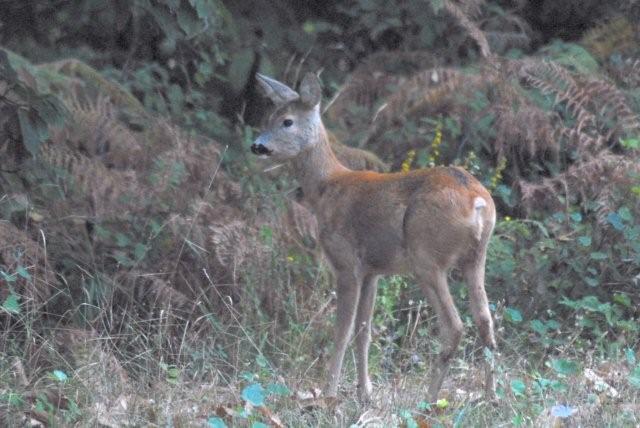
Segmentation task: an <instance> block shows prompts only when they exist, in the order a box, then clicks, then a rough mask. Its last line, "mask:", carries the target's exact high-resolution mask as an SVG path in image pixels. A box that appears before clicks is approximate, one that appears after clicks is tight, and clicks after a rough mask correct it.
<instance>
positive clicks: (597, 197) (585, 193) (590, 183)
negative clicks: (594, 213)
mask: <svg viewBox="0 0 640 428" xmlns="http://www.w3.org/2000/svg"><path fill="white" fill-rule="evenodd" d="M639 177H640V163H638V162H637V160H636V159H633V158H629V157H628V156H623V155H614V154H610V153H607V152H602V153H600V154H599V155H598V156H597V157H593V158H591V159H589V160H586V161H584V162H579V163H576V164H574V165H571V166H569V167H568V168H567V169H566V171H564V172H561V173H560V174H557V175H556V176H554V177H549V178H545V179H543V180H541V181H540V182H538V183H531V182H527V181H520V182H519V184H518V186H519V188H520V192H521V194H522V207H523V208H524V209H525V211H526V212H527V213H530V214H531V213H534V212H540V211H544V212H553V211H557V210H562V209H564V208H565V207H566V206H567V205H569V204H582V203H588V202H590V201H595V202H596V203H597V204H598V211H599V212H600V216H599V217H600V219H601V220H604V217H605V216H606V214H607V213H608V212H611V211H615V210H616V209H617V208H618V207H617V205H618V204H619V203H620V200H621V195H622V196H624V195H625V194H627V193H628V192H629V189H630V188H631V187H632V186H633V185H637V183H638V180H639ZM635 200H636V204H635V205H636V206H635V208H636V211H638V210H639V209H640V203H639V202H638V199H637V198H636V199H635ZM626 201H627V202H630V201H633V199H632V198H626ZM603 223H604V221H603Z"/></svg>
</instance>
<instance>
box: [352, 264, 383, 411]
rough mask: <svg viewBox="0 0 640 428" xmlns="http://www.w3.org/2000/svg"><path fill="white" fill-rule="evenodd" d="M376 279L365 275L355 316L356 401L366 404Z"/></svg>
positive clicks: (368, 396)
mask: <svg viewBox="0 0 640 428" xmlns="http://www.w3.org/2000/svg"><path fill="white" fill-rule="evenodd" d="M377 286H378V277H377V276H376V275H367V276H366V277H365V279H364V281H363V283H362V291H361V293H360V302H359V303H358V314H357V316H356V325H355V331H356V364H357V366H358V399H359V400H360V401H361V402H367V401H369V400H370V398H371V393H372V392H373V387H372V385H371V380H370V379H369V345H370V344H371V320H372V318H373V308H374V303H375V299H376V292H377Z"/></svg>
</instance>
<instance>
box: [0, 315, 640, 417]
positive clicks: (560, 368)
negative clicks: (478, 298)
mask: <svg viewBox="0 0 640 428" xmlns="http://www.w3.org/2000/svg"><path fill="white" fill-rule="evenodd" d="M418 306H419V304H418ZM585 307H587V305H585ZM5 309H8V310H10V309H11V307H10V306H7V305H6V304H5ZM414 309H416V310H418V312H417V313H420V312H421V311H420V310H419V309H417V306H416V307H415V308H414ZM497 311H498V312H500V313H496V315H497V319H498V329H497V330H498V343H499V348H500V351H499V352H498V353H495V354H490V353H487V352H482V350H481V349H479V348H477V342H476V340H475V337H474V335H472V334H469V335H467V337H466V339H465V341H464V346H463V350H462V352H461V356H460V357H459V358H457V359H456V360H455V362H454V364H453V365H452V369H451V372H450V376H449V377H448V378H447V380H446V382H445V385H444V387H443V390H442V392H441V394H440V399H439V400H438V401H437V402H436V403H428V402H426V401H425V398H424V395H425V391H426V386H427V381H428V374H427V369H428V365H429V359H430V355H429V353H428V352H426V351H425V350H426V349H429V348H432V349H433V347H434V343H433V340H432V338H431V337H429V334H427V333H426V332H420V331H419V329H416V330H412V329H411V327H412V326H415V325H422V323H420V324H417V323H416V322H415V320H414V321H411V320H407V322H406V324H404V325H400V326H401V327H402V328H401V329H400V330H399V331H402V333H398V334H399V335H401V336H400V337H398V338H397V339H398V340H399V341H401V342H402V343H403V345H402V348H401V349H400V348H397V349H394V346H393V345H389V344H387V345H385V343H386V341H385V340H384V330H381V329H380V328H378V329H376V331H375V335H374V338H375V342H374V347H373V350H372V360H373V364H372V373H373V380H374V385H375V392H374V396H373V399H372V402H371V403H368V404H364V405H363V404H360V403H358V402H357V401H356V400H355V387H354V378H355V373H354V365H353V363H352V360H353V358H352V356H351V355H350V354H348V355H347V357H348V358H347V367H346V369H345V381H344V383H343V385H344V387H343V388H342V390H341V391H340V394H339V396H338V398H337V399H325V398H324V397H323V396H322V394H321V392H320V389H319V386H321V381H320V378H321V376H322V372H323V367H322V364H320V363H319V361H318V359H313V360H312V359H311V358H312V357H311V356H312V355H314V350H313V346H314V342H313V341H312V340H310V338H309V337H308V335H307V337H306V338H305V335H304V334H303V335H301V337H300V341H299V342H297V346H298V347H300V348H302V349H298V350H297V351H298V352H299V354H298V355H299V357H298V358H294V355H290V354H287V352H292V351H291V350H282V352H281V353H279V354H273V355H272V356H270V357H268V356H265V354H263V353H261V352H260V348H259V345H258V344H257V343H255V342H254V341H255V340H257V339H260V341H265V340H268V338H267V337H266V336H262V337H261V336H260V334H258V332H257V330H254V328H256V329H259V328H260V327H259V326H253V327H252V326H248V325H245V326H238V327H241V328H240V330H241V331H242V332H243V334H241V335H239V336H238V337H237V343H236V345H237V346H238V347H240V348H243V349H245V352H243V354H242V355H243V357H242V358H241V360H240V361H238V362H237V363H236V364H234V365H233V366H231V365H228V366H227V367H226V368H224V365H223V364H221V363H222V362H223V361H225V360H226V359H227V357H226V356H225V355H224V351H223V350H220V349H218V350H216V341H215V340H213V339H211V338H209V339H204V340H201V341H198V342H196V343H194V342H192V341H189V340H187V339H184V340H183V341H182V342H181V343H179V344H178V346H179V353H180V354H181V357H180V359H179V361H178V362H175V363H169V362H167V361H165V360H163V357H162V356H163V355H167V354H170V353H171V352H170V350H168V349H165V348H162V347H159V345H158V343H160V342H162V341H163V340H162V338H161V337H143V338H142V339H143V340H146V341H148V342H147V343H148V346H147V347H146V349H145V350H144V352H141V353H139V354H136V355H128V354H126V353H125V352H122V351H120V350H118V349H114V348H113V347H111V346H110V345H109V344H110V343H112V342H114V341H118V342H120V341H123V340H124V341H125V342H126V341H131V342H133V341H137V340H140V338H139V337H137V338H133V337H129V338H127V337H119V338H114V337H109V336H100V335H97V334H95V333H90V332H87V331H84V330H71V329H55V328H53V329H48V330H45V331H44V332H41V333H40V334H44V335H45V337H39V338H37V339H38V340H39V341H41V342H42V347H41V348H40V349H38V350H35V351H32V355H30V356H29V357H30V358H38V354H39V353H45V354H49V358H50V361H51V365H50V366H49V367H48V368H47V369H45V370H40V371H38V372H33V371H30V370H29V369H28V368H25V364H27V365H28V364H29V359H28V358H26V357H27V356H25V359H24V360H23V359H20V358H17V357H15V356H14V357H11V358H9V357H8V356H3V357H2V359H1V360H0V367H1V371H0V380H1V381H2V385H3V386H2V387H1V388H0V400H2V401H1V404H0V405H1V407H0V408H1V409H2V415H3V416H2V417H3V425H6V426H25V425H30V426H43V425H44V426H95V425H100V426H109V427H111V426H112V427H119V426H176V427H186V426H208V427H216V428H219V427H224V426H250V427H263V426H275V427H279V426H407V427H436V426H444V427H448V426H456V427H458V426H502V425H507V426H558V425H561V424H563V423H568V424H569V425H570V426H634V425H637V424H638V423H639V422H640V420H639V419H638V415H639V414H640V363H639V361H638V360H637V355H636V353H635V352H634V350H633V349H631V348H624V349H619V350H618V352H617V353H616V354H615V355H611V356H606V357H605V356H603V355H600V354H599V353H598V351H597V346H594V347H591V348H588V349H581V347H580V345H579V344H578V345H577V344H576V340H577V339H578V336H577V335H576V334H575V333H574V332H573V329H574V325H571V324H570V323H569V322H565V323H560V322H557V321H553V322H552V320H547V321H546V323H545V326H546V328H541V327H540V320H527V319H523V317H522V314H521V313H520V312H519V311H518V310H516V309H513V308H511V310H507V308H502V309H498V310H497ZM381 312H382V310H380V311H378V314H377V316H383V314H382V313H381ZM422 312H423V313H422V314H423V316H424V317H426V318H428V317H429V316H430V315H429V313H428V312H426V311H424V310H423V311H422ZM579 313H580V312H579V311H577V312H576V313H575V315H576V316H575V317H572V318H571V320H573V321H578V320H579V319H580V316H579ZM27 315H28V314H23V316H22V317H19V318H18V322H21V323H22V322H23V323H25V324H27V325H28V323H29V319H28V316H27ZM327 315H329V316H331V313H329V314H327ZM396 315H399V314H396ZM465 318H466V323H467V326H469V325H470V324H471V321H470V320H469V317H468V316H466V317H465ZM427 325H428V324H427ZM167 327H170V326H169V325H167ZM302 327H304V328H308V327H309V325H306V326H302ZM14 328H15V327H14ZM467 330H468V331H470V329H467ZM123 334H125V335H126V334H138V335H144V334H146V333H145V332H144V330H140V331H136V330H135V327H134V329H133V331H132V333H123ZM218 334H223V332H219V333H218ZM34 339H35V338H34ZM545 341H549V342H550V345H549V346H548V347H545V346H542V345H541V344H542V343H543V342H545ZM542 349H546V351H541V350H542ZM394 351H395V355H394V356H393V359H390V358H389V357H388V355H389V354H392V353H394ZM207 354H208V356H209V358H203V357H204V356H205V355H207ZM214 355H217V357H214ZM155 356H160V358H157V357H155ZM216 358H217V360H216ZM484 359H491V360H492V361H494V364H495V370H496V374H497V376H496V379H497V399H496V400H495V401H492V402H487V401H485V400H484V399H483V398H482V396H481V391H482V377H483V375H482V373H481V370H480V367H481V365H482V364H481V363H482V360H484ZM285 360H286V361H287V363H283V361H285ZM23 361H26V363H23Z"/></svg>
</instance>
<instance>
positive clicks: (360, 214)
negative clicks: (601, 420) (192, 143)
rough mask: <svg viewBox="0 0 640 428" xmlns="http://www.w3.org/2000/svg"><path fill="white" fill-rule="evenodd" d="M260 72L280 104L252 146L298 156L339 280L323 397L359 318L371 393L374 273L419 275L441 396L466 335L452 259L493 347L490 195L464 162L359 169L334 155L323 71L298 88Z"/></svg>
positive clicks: (361, 384) (363, 375) (433, 392)
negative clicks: (431, 315)
mask: <svg viewBox="0 0 640 428" xmlns="http://www.w3.org/2000/svg"><path fill="white" fill-rule="evenodd" d="M257 79H258V82H259V85H260V87H261V88H262V89H263V91H264V92H265V94H266V95H267V96H268V97H269V98H271V100H272V101H273V102H274V104H275V105H276V110H275V112H274V113H273V114H272V115H271V117H270V119H269V122H268V126H267V129H266V130H265V131H264V132H262V134H261V135H260V136H259V137H258V139H257V140H256V141H255V143H254V144H253V145H252V146H251V151H252V152H253V153H254V154H257V155H260V156H261V157H271V158H275V159H277V160H291V162H292V165H293V170H294V174H295V176H296V177H297V179H298V181H299V184H300V186H301V187H302V191H303V194H304V198H305V202H306V203H307V204H308V205H309V206H311V208H312V211H313V212H314V214H315V215H316V217H317V219H318V224H319V229H320V242H321V245H322V248H323V250H324V252H325V254H326V256H327V257H328V259H329V261H330V262H331V265H332V266H333V269H334V271H335V275H336V279H337V320H336V325H335V353H334V354H333V356H332V358H331V359H330V361H329V368H328V381H327V386H326V390H325V393H326V395H328V396H335V395H336V394H337V390H338V383H339V378H340V371H341V368H342V360H343V357H344V354H345V350H346V348H347V345H348V342H349V340H350V337H351V334H352V330H353V329H354V325H355V327H356V331H355V333H356V339H355V342H356V354H357V357H356V363H357V371H358V396H359V398H360V399H361V400H365V401H366V400H368V399H369V398H370V395H371V392H372V385H371V381H370V379H369V374H368V352H369V344H370V342H371V318H372V315H373V305H374V300H375V296H376V283H377V278H378V276H379V275H388V274H413V275H414V276H415V278H416V279H417V280H418V281H419V283H420V285H421V287H422V290H423V292H424V294H425V295H426V297H427V300H428V302H429V303H430V304H431V305H432V306H433V307H434V308H435V311H436V314H437V318H438V322H439V334H440V341H441V342H442V347H441V352H440V354H439V355H438V357H437V358H436V359H435V361H434V364H433V369H432V374H431V376H432V377H431V379H430V382H429V387H428V396H427V397H428V399H429V400H431V401H436V399H437V396H438V392H439V390H440V388H441V386H442V382H443V380H444V377H445V375H446V372H447V370H448V368H449V365H450V361H451V358H452V356H453V353H454V352H455V350H456V348H457V346H458V344H459V342H460V339H461V336H462V333H463V325H462V321H461V320H460V316H459V315H458V311H457V310H456V307H455V305H454V302H453V298H452V297H451V294H450V292H449V288H448V285H447V274H448V272H449V271H450V270H451V269H452V268H453V267H454V266H458V267H460V268H461V270H462V272H463V275H464V278H465V281H466V283H467V286H468V287H469V299H470V302H471V311H472V313H473V319H474V321H475V324H476V325H477V327H478V329H479V330H480V336H481V339H482V341H483V343H484V345H485V346H486V347H487V348H489V349H494V348H495V346H496V342H495V338H494V332H493V321H492V319H491V313H490V311H489V305H488V301H487V295H486V293H485V289H484V269H485V259H486V253H487V244H488V242H489V237H490V236H491V233H492V231H493V226H494V224H495V218H496V212H495V206H494V203H493V200H492V199H491V195H490V194H489V192H488V191H487V189H485V188H484V187H483V186H482V184H480V182H479V181H478V180H476V178H475V177H473V176H472V175H471V174H469V173H468V172H467V171H465V170H464V169H462V168H457V167H435V168H430V169H425V170H417V171H412V172H408V173H377V172H372V171H352V170H350V169H348V168H347V167H345V166H344V165H342V164H341V163H340V162H339V161H338V160H337V158H336V156H335V155H334V153H333V152H332V150H331V148H330V145H329V142H328V141H327V131H326V130H325V128H324V125H323V123H322V119H321V117H320V99H321V88H320V82H319V80H318V77H317V76H315V75H314V74H313V73H308V74H307V75H306V76H305V77H304V79H303V80H302V82H301V84H300V89H299V92H296V91H294V90H293V89H291V88H289V87H288V86H286V85H285V84H283V83H280V82H278V81H276V80H273V79H271V78H269V77H266V76H262V75H258V76H257ZM486 364H487V366H486V367H485V370H486V371H485V395H486V396H487V397H488V398H493V394H494V380H493V369H492V367H491V364H489V363H488V362H487V363H486Z"/></svg>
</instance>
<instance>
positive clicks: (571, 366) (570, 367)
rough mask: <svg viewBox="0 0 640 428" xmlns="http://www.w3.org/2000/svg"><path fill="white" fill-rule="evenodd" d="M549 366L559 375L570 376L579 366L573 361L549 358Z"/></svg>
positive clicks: (577, 370)
mask: <svg viewBox="0 0 640 428" xmlns="http://www.w3.org/2000/svg"><path fill="white" fill-rule="evenodd" d="M551 367H552V368H553V369H554V370H555V371H556V372H557V373H558V374H561V375H565V376H570V375H574V374H577V373H578V372H579V371H580V366H579V365H578V363H576V362H575V361H570V360H565V359H562V358H561V359H557V360H551Z"/></svg>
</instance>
